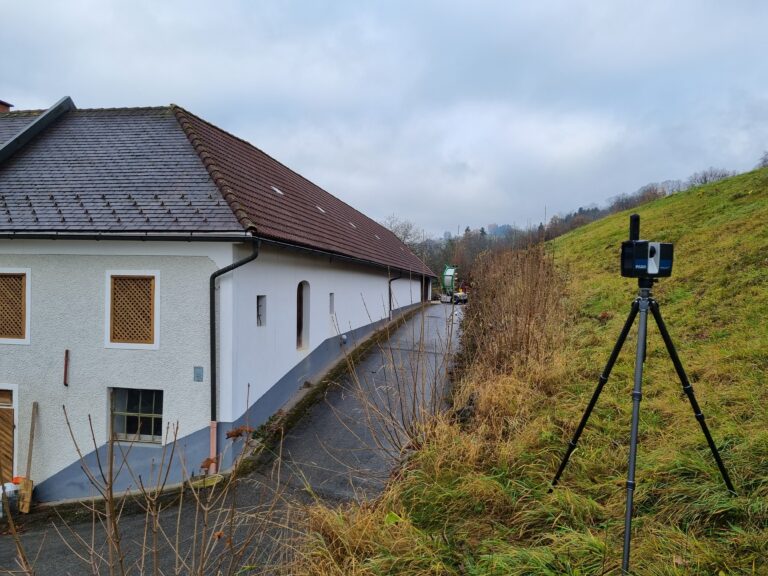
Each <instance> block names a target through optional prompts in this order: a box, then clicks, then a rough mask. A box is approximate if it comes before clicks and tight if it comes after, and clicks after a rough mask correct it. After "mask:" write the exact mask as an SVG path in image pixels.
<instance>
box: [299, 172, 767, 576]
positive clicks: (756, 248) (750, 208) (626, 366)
mask: <svg viewBox="0 0 768 576" xmlns="http://www.w3.org/2000/svg"><path fill="white" fill-rule="evenodd" d="M638 211H639V213H640V214H641V217H642V229H641V235H642V237H644V238H649V239H653V240H660V241H669V242H674V243H675V254H676V259H675V265H674V273H673V276H672V277H671V278H668V279H664V280H662V281H661V282H660V283H659V284H658V285H657V286H656V289H655V290H654V295H655V296H656V298H657V299H658V300H659V302H660V304H661V311H662V314H663V316H664V318H665V320H666V323H667V326H668V328H669V330H670V332H671V335H672V338H673V339H674V341H675V343H676V345H677V348H678V351H679V353H680V356H681V358H682V360H683V364H684V365H685V367H686V370H687V372H688V374H689V376H690V378H691V380H692V382H693V384H694V388H695V392H696V395H697V398H698V400H699V403H700V404H701V407H702V409H703V411H704V414H705V415H706V416H707V422H708V424H709V427H710V430H711V432H712V434H713V436H714V438H715V441H716V442H717V444H718V446H720V447H721V454H722V456H723V459H724V461H725V464H726V466H727V468H728V470H729V471H730V473H731V477H732V479H733V482H734V484H735V486H736V489H737V491H738V496H737V497H732V496H730V495H729V494H728V492H727V491H726V490H725V487H724V485H723V483H722V480H721V478H720V475H719V473H718V470H717V468H716V466H715V464H714V461H713V459H712V457H711V455H710V452H709V450H708V448H707V445H706V442H705V440H704V437H703V435H702V433H701V431H700V429H699V425H698V423H697V421H696V420H695V419H694V416H693V413H692V411H691V407H690V405H689V404H688V402H687V399H686V398H685V397H684V396H683V395H682V394H681V388H680V383H679V381H678V380H677V378H676V375H675V372H674V370H673V368H672V365H671V362H670V361H669V359H668V357H667V353H666V350H665V348H664V345H663V342H662V341H661V338H660V336H659V335H658V331H657V329H656V327H655V324H654V323H653V322H652V321H651V322H650V323H649V342H648V355H647V359H648V361H647V363H646V366H645V375H644V382H643V392H644V396H643V402H642V405H641V422H640V448H639V455H638V462H637V481H638V488H637V490H636V494H635V503H636V509H635V520H634V525H633V549H632V568H633V572H634V573H636V574H643V575H646V574H650V575H674V574H680V575H682V574H686V575H687V574H702V575H703V574H707V575H709V574H720V573H722V574H768V385H767V384H768V382H766V373H768V320H766V319H767V318H768V170H762V171H756V172H752V173H749V174H744V175H741V176H737V177H734V178H731V179H729V180H725V181H722V182H718V183H715V184H712V185H708V186H704V187H701V188H697V189H693V190H690V191H687V192H685V193H681V194H678V195H675V196H671V197H668V198H664V199H662V200H659V201H656V202H653V203H651V204H648V205H645V206H643V207H642V208H640V209H639V210H638ZM627 228H628V218H627V214H626V213H624V214H617V215H615V216H612V217H609V218H606V219H605V220H602V221H599V222H596V223H593V224H591V225H589V226H586V227H584V228H581V229H579V230H576V231H574V232H573V233H571V234H569V235H567V236H564V237H562V238H560V239H558V240H557V241H556V242H554V243H553V244H552V245H551V246H548V247H547V249H546V250H547V254H548V255H543V253H542V252H541V251H540V250H538V249H533V250H531V251H529V252H527V253H523V254H504V255H501V256H497V257H494V258H488V259H486V260H484V261H483V262H482V263H481V265H480V266H479V268H480V272H479V273H478V275H477V279H478V280H477V286H476V289H475V291H474V292H473V300H472V303H471V304H470V306H469V307H468V309H467V315H466V318H465V322H464V328H465V333H464V361H465V369H464V371H463V375H462V378H461V382H459V383H458V391H457V398H456V400H457V403H458V404H459V405H467V404H468V405H471V406H472V407H473V408H472V410H471V412H472V413H473V416H472V417H471V418H470V419H469V421H466V419H463V421H460V422H459V421H454V420H451V419H449V418H448V417H446V418H444V419H442V420H440V421H437V422H433V423H432V425H431V427H430V429H429V434H428V435H427V437H428V441H427V442H426V443H425V444H424V445H423V446H422V447H421V448H420V449H419V450H418V451H417V452H415V453H414V454H412V455H411V456H410V458H409V459H408V462H407V464H406V465H405V466H404V468H403V470H402V471H401V474H400V475H399V477H398V479H397V480H396V481H394V482H392V483H391V485H390V486H389V488H388V489H387V491H386V492H385V494H384V495H383V496H382V498H381V499H380V500H379V501H378V502H377V503H376V504H373V505H369V506H365V507H358V506H352V507H345V508H340V509H335V510H334V509H329V508H324V507H317V508H314V509H313V510H312V511H311V526H310V527H311V529H312V533H311V537H310V540H309V542H307V543H306V546H305V547H304V548H303V550H302V553H301V554H300V555H299V556H300V557H299V562H298V565H297V566H293V567H292V570H293V573H295V574H339V575H341V574H344V575H374V574H406V575H427V574H435V575H437V574H449V575H453V574H455V575H460V574H461V575H465V574H466V575H480V574H498V575H502V574H504V575H507V574H532V575H546V574H573V575H576V574H579V575H586V574H618V573H619V564H620V559H621V547H622V537H623V512H624V504H625V484H624V483H625V480H626V467H627V454H628V443H629V420H630V413H631V405H632V404H631V398H630V392H631V387H632V371H633V364H634V350H635V343H636V341H635V333H636V328H635V329H634V330H633V331H632V333H631V334H630V337H629V338H628V340H627V342H626V344H625V348H624V352H623V353H622V355H621V356H620V358H619V361H618V362H617V364H616V367H615V368H614V371H613V374H612V376H611V380H610V381H609V383H608V384H607V386H606V388H605V390H604V392H603V395H602V397H601V398H600V401H599V403H598V406H597V408H596V409H595V411H594V413H593V414H592V417H591V419H590V422H589V425H588V426H587V429H586V431H585V432H584V435H583V436H582V438H581V441H580V443H579V448H578V449H577V450H576V452H574V454H573V456H572V457H571V461H570V464H569V466H568V468H567V469H566V471H565V474H564V476H563V479H562V481H561V485H560V486H558V487H557V488H556V489H555V491H554V492H553V493H551V494H549V493H548V488H549V482H550V480H551V478H552V476H553V474H554V472H555V470H556V468H557V465H558V463H559V461H560V458H561V456H562V453H563V450H564V448H565V446H566V443H567V441H568V440H569V439H570V437H571V435H572V433H573V431H574V429H575V426H576V424H577V423H578V420H579V418H580V417H581V414H582V412H583V410H584V407H585V406H586V403H587V401H588V400H589V397H590V395H591V394H592V391H593V390H594V388H595V386H596V384H597V376H598V375H599V374H600V372H601V371H602V369H603V366H604V364H605V362H606V360H607V358H608V355H609V353H610V350H611V348H612V346H613V344H614V342H615V340H616V338H617V336H618V333H619V331H620V329H621V326H622V324H623V322H624V320H625V318H626V314H627V313H628V311H629V306H630V304H631V302H632V299H633V298H634V295H635V293H636V283H635V282H634V281H632V280H630V279H624V278H621V276H620V275H619V269H618V247H619V245H620V243H621V241H622V240H624V239H625V238H626V236H627ZM553 259H554V261H555V266H554V267H552V266H551V263H552V260H553ZM467 412H468V411H467V410H465V411H462V413H463V414H466V413H467Z"/></svg>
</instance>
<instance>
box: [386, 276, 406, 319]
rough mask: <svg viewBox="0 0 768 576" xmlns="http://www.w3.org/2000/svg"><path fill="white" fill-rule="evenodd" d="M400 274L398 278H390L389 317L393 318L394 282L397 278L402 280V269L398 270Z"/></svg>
mask: <svg viewBox="0 0 768 576" xmlns="http://www.w3.org/2000/svg"><path fill="white" fill-rule="evenodd" d="M398 274H400V275H399V276H398V277H397V278H390V279H389V319H390V320H392V282H394V281H395V280H400V279H401V278H402V277H403V273H402V271H400V272H398Z"/></svg>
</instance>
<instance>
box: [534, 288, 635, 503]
mask: <svg viewBox="0 0 768 576" xmlns="http://www.w3.org/2000/svg"><path fill="white" fill-rule="evenodd" d="M638 309H639V306H638V301H637V300H635V301H634V302H633V303H632V309H631V310H630V311H629V316H627V320H626V322H624V328H622V329H621V334H619V339H618V340H616V344H615V345H614V347H613V352H611V356H610V358H608V363H607V364H606V365H605V369H603V373H602V374H600V378H599V379H598V383H597V388H596V389H595V391H594V393H593V394H592V399H591V400H590V401H589V404H588V405H587V409H586V410H585V411H584V415H583V416H582V417H581V422H579V427H578V428H576V432H575V433H574V435H573V439H572V440H571V441H570V442H569V443H568V449H567V450H566V451H565V456H563V461H562V462H560V468H558V469H557V474H555V478H554V479H553V480H552V487H551V488H550V489H549V491H550V492H552V489H553V488H554V487H555V486H557V483H558V482H559V481H560V476H562V474H563V470H565V467H566V465H567V464H568V459H569V458H570V457H571V454H572V453H573V451H574V450H576V444H577V443H578V441H579V438H580V437H581V433H582V432H583V431H584V427H585V426H586V425H587V420H589V416H590V414H592V409H593V408H594V407H595V404H597V399H598V398H599V397H600V393H601V392H602V391H603V386H605V383H606V382H608V377H609V376H610V375H611V370H613V365H614V364H615V363H616V358H618V357H619V352H621V348H622V346H624V341H625V340H626V339H627V334H629V330H630V329H631V328H632V324H633V323H634V321H635V316H637V311H638Z"/></svg>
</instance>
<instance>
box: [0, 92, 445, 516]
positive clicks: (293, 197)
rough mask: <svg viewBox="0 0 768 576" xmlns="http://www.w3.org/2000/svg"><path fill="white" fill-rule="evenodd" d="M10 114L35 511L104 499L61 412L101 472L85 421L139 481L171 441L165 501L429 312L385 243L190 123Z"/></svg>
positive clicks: (114, 112)
mask: <svg viewBox="0 0 768 576" xmlns="http://www.w3.org/2000/svg"><path fill="white" fill-rule="evenodd" d="M0 104H2V106H0V467H2V481H7V480H8V479H9V478H10V477H11V476H14V475H24V474H25V468H26V455H27V451H28V444H29V437H28V436H29V428H30V418H31V412H32V404H33V402H37V403H38V406H39V414H38V420H37V425H36V430H35V435H34V445H33V451H32V454H33V458H32V467H31V478H32V480H34V482H35V485H36V491H35V497H36V499H37V500H39V501H56V500H61V499H66V498H77V497H83V496H88V495H91V494H92V493H93V490H92V489H91V487H90V486H89V485H88V482H87V479H86V477H85V475H84V474H83V473H82V471H81V464H80V462H79V461H78V458H77V454H76V452H75V448H74V446H73V442H72V440H71V439H70V433H69V430H68V427H67V425H66V422H65V418H64V412H63V407H66V410H67V413H68V415H69V419H70V421H71V423H72V432H73V433H74V435H75V437H76V439H77V441H78V443H79V444H80V446H81V447H83V448H85V451H86V454H85V458H86V460H87V461H88V462H90V463H91V464H95V463H96V455H97V453H96V451H95V450H94V447H93V444H92V443H91V440H90V435H91V433H90V428H89V420H88V418H89V416H90V418H91V422H92V426H93V431H94V434H95V437H96V440H97V444H98V445H99V447H98V450H99V452H100V453H103V452H104V451H105V447H106V443H107V440H108V438H110V436H111V435H114V437H116V438H117V439H118V440H120V441H121V443H124V445H125V447H126V448H127V447H130V450H126V453H127V459H128V462H129V464H130V467H131V470H132V471H133V474H135V475H141V476H142V477H143V478H145V479H146V478H148V477H149V475H150V474H151V473H152V472H155V473H156V472H157V469H158V466H159V465H160V460H161V455H162V451H163V446H164V444H166V443H167V442H168V439H167V437H166V430H167V428H168V426H169V425H176V424H178V436H177V438H178V439H177V444H176V450H177V455H180V456H181V458H176V465H175V466H174V467H173V469H172V471H171V477H170V479H169V480H170V481H171V482H173V481H179V480H181V479H182V470H181V468H180V465H179V464H180V463H181V462H182V461H183V462H184V464H185V466H186V469H187V470H188V471H189V472H196V471H197V470H198V469H199V467H200V463H201V462H202V461H204V460H205V459H206V458H213V459H214V460H217V459H218V464H219V465H220V466H221V467H222V468H226V467H227V466H229V465H231V457H230V458H227V457H224V458H223V459H222V457H221V454H222V452H223V451H224V447H225V434H226V432H227V431H229V430H230V429H232V428H233V427H237V426H240V425H242V424H243V423H245V422H247V423H248V424H249V425H250V426H253V427H256V426H258V425H259V424H261V423H263V422H265V421H266V420H267V419H268V418H269V417H270V416H271V415H272V414H274V413H275V412H276V411H277V410H278V409H279V408H280V407H281V406H282V405H283V404H284V403H285V402H286V401H287V400H288V399H289V398H290V397H291V396H292V395H293V394H294V393H295V392H296V391H297V389H299V388H300V387H301V386H302V385H303V384H304V383H305V382H306V381H311V380H313V379H316V378H317V377H318V376H320V375H322V373H324V371H326V370H327V369H328V368H329V367H330V366H331V365H332V364H333V363H335V362H336V361H337V360H338V359H339V358H340V357H341V356H342V354H343V352H344V349H345V347H346V348H351V347H352V346H354V344H355V343H356V342H359V341H360V339H361V338H363V337H365V336H366V335H368V334H370V333H371V332H372V331H373V330H375V329H376V328H377V327H379V326H381V324H382V323H383V322H386V321H388V320H389V319H390V318H391V317H392V315H393V314H395V315H396V314H398V313H401V312H403V311H405V310H407V309H409V308H410V307H412V306H416V305H418V304H419V302H422V301H424V300H427V299H429V297H430V284H431V278H432V277H433V274H432V272H431V271H430V270H429V269H428V268H427V267H426V266H425V265H424V264H423V263H422V262H421V261H420V260H419V259H418V258H417V257H416V256H415V255H414V254H413V253H411V252H410V251H409V250H408V248H407V247H406V246H405V245H404V244H403V243H402V242H400V241H399V240H398V239H397V238H396V237H395V236H394V235H393V234H392V233H391V232H389V231H388V230H386V229H385V228H383V227H382V226H380V225H379V224H377V223H376V222H374V221H373V220H371V219H370V218H368V217H366V216H364V215H363V214H361V213H360V212H358V211H356V210H354V209H353V208H351V207H350V206H349V205H347V204H345V203H344V202H342V201H340V200H339V199H337V198H335V197H334V196H332V195H331V194H329V193H328V192H326V191H325V190H323V189H321V188H319V187H318V186H316V185H315V184H313V183H311V182H309V181H308V180H307V179H306V178H303V177H302V176H301V175H299V174H297V173H296V172H293V171H292V170H290V169H289V168H287V167H285V166H284V165H282V164H280V163H279V162H278V161H276V160H274V159H273V158H271V157H270V156H268V155H267V154H265V153H264V152H262V151H261V150H259V149H257V148H255V147H254V146H252V145H251V144H249V143H248V142H245V141H243V140H241V139H239V138H237V137H235V136H233V135H231V134H229V133H227V132H225V131H223V130H221V129H220V128H217V127H216V126H213V125H211V124H209V123H208V122H206V121H204V120H202V119H200V118H198V117H197V116H194V115H193V114H191V113H189V112H187V111H186V110H184V109H183V108H180V107H178V106H175V105H171V106H166V107H159V108H115V109H91V110H81V109H77V108H76V107H75V106H74V104H73V102H72V100H71V99H69V98H64V99H62V100H61V101H59V102H58V103H57V104H56V105H54V106H53V107H51V108H50V109H48V110H43V111H39V110H38V111H9V110H8V107H7V106H6V105H5V103H0ZM3 108H4V110H3ZM382 201H386V200H385V199H382ZM341 335H344V336H345V337H344V338H343V337H342V336H341ZM129 487H135V481H134V479H133V478H132V477H131V475H130V474H128V473H127V472H126V471H125V469H123V472H121V474H120V476H119V480H118V488H129Z"/></svg>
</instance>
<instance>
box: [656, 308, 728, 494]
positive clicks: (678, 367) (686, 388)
mask: <svg viewBox="0 0 768 576" xmlns="http://www.w3.org/2000/svg"><path fill="white" fill-rule="evenodd" d="M651 313H652V314H653V318H654V319H655V320H656V325H657V326H658V327H659V332H661V337H662V338H663V339H664V344H665V345H666V347H667V352H668V353H669V357H670V358H671V359H672V364H674V365H675V371H677V376H678V377H679V378H680V383H681V384H682V385H683V392H685V395H686V396H688V400H689V401H690V403H691V407H692V408H693V413H694V414H695V415H696V420H698V421H699V425H700V426H701V431H702V432H704V436H705V437H706V439H707V444H709V449H710V451H711V452H712V456H713V457H714V458H715V462H717V467H718V468H719V469H720V475H721V476H722V477H723V481H724V482H725V485H726V487H727V488H728V491H729V492H730V493H731V494H733V495H734V496H735V495H736V490H735V489H734V487H733V484H732V483H731V478H730V477H729V476H728V471H727V470H726V469H725V464H723V460H722V458H720V452H718V450H717V446H716V445H715V441H714V440H713V439H712V435H711V434H710V433H709V428H708V427H707V423H706V422H705V421H704V414H702V413H701V408H700V407H699V403H698V402H697V401H696V396H694V394H693V386H691V383H690V381H689V380H688V376H687V375H686V373H685V370H684V369H683V363H682V362H680V357H679V356H678V355H677V350H675V345H674V343H673V342H672V338H671V337H670V335H669V332H668V331H667V326H666V324H664V319H663V318H662V317H661V311H660V310H659V303H658V302H656V301H655V300H651Z"/></svg>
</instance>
